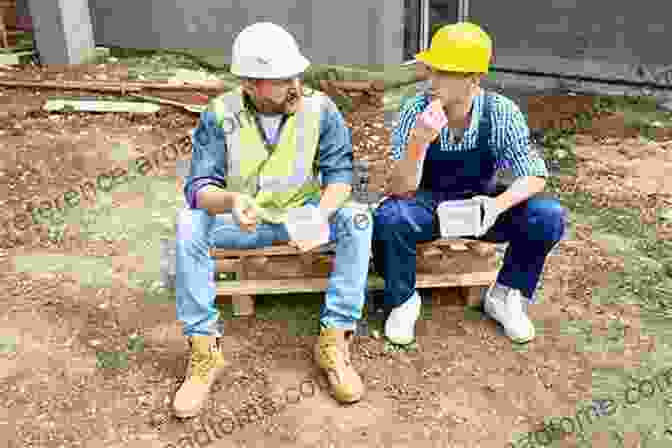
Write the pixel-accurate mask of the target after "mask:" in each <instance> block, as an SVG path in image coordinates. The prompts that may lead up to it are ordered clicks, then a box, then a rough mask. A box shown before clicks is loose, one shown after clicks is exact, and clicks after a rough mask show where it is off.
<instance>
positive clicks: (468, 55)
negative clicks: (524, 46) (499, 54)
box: [415, 22, 492, 73]
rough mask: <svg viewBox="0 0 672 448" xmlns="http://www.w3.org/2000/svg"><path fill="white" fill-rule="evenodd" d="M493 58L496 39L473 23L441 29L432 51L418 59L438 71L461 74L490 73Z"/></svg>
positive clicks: (417, 56) (431, 46)
mask: <svg viewBox="0 0 672 448" xmlns="http://www.w3.org/2000/svg"><path fill="white" fill-rule="evenodd" d="M491 57H492V39H490V36H489V35H488V33H486V32H485V31H483V29H481V27H480V26H478V25H476V24H473V23H469V22H460V23H455V24H451V25H446V26H443V27H441V28H439V30H438V31H437V32H436V34H434V37H432V43H431V45H430V47H429V49H428V50H425V51H422V52H420V53H418V54H416V55H415V59H416V60H417V61H420V62H423V63H425V64H427V65H429V66H430V67H432V68H434V69H436V70H440V71H447V72H459V73H488V68H489V66H490V58H491Z"/></svg>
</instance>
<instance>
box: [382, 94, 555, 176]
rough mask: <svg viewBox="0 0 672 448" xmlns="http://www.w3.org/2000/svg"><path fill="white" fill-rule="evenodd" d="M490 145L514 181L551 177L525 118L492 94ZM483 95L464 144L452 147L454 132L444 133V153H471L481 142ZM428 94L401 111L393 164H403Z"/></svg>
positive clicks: (476, 101)
mask: <svg viewBox="0 0 672 448" xmlns="http://www.w3.org/2000/svg"><path fill="white" fill-rule="evenodd" d="M491 95H492V96H493V98H492V103H491V114H492V117H491V122H492V127H491V131H490V145H492V147H493V148H494V150H495V151H494V153H495V155H496V164H497V169H504V168H511V171H512V174H513V177H514V178H517V177H523V176H539V177H548V175H549V174H548V170H547V168H546V164H545V162H544V159H543V158H542V157H541V154H539V152H538V151H537V150H536V149H534V148H532V147H531V144H530V130H529V128H528V126H527V120H526V119H525V115H524V114H523V113H522V112H521V110H520V108H519V107H518V106H517V105H516V103H514V102H513V101H512V100H510V99H509V98H506V97H505V96H502V95H499V94H497V93H491ZM484 98H485V95H484V93H483V91H481V93H480V94H479V95H478V96H477V97H476V98H475V99H474V102H473V105H472V114H471V123H470V125H469V128H468V129H466V130H465V132H464V135H463V137H462V139H461V141H459V142H456V143H451V140H452V139H451V131H450V129H448V128H447V127H444V128H443V129H441V135H440V138H441V151H469V150H472V149H475V147H476V144H477V142H478V123H479V121H480V119H481V110H482V109H483V100H484ZM430 101H431V100H430V98H429V96H428V95H427V94H425V93H422V94H419V95H417V96H415V97H413V98H410V99H408V100H407V101H406V102H405V103H404V104H403V105H402V107H401V113H400V116H399V124H398V125H397V126H396V127H395V128H394V130H393V131H392V155H391V159H392V160H400V159H401V158H402V157H403V155H404V153H405V151H406V144H407V142H408V136H409V133H410V131H411V129H413V127H414V126H415V122H416V119H417V115H418V114H419V113H421V112H422V111H424V110H425V108H427V106H428V105H429V103H430Z"/></svg>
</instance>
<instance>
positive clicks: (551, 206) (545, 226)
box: [527, 194, 567, 241]
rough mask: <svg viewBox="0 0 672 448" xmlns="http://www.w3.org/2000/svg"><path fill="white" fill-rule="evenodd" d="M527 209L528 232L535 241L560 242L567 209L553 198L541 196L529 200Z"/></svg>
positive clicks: (565, 222) (546, 195) (545, 195)
mask: <svg viewBox="0 0 672 448" xmlns="http://www.w3.org/2000/svg"><path fill="white" fill-rule="evenodd" d="M527 207H528V214H527V216H528V225H529V229H528V231H529V232H530V234H532V235H535V236H536V238H535V239H543V240H545V241H560V240H561V239H562V237H563V235H564V232H565V226H566V224H567V209H565V208H564V207H563V206H562V205H561V204H560V201H558V200H557V199H556V198H555V197H553V196H551V195H548V194H542V195H537V196H535V197H533V198H530V200H529V201H528V204H527Z"/></svg>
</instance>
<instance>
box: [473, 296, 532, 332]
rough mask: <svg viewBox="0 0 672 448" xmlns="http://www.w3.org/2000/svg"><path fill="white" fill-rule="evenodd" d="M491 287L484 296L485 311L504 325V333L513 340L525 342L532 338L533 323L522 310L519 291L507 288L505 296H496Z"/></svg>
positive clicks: (522, 298)
mask: <svg viewBox="0 0 672 448" xmlns="http://www.w3.org/2000/svg"><path fill="white" fill-rule="evenodd" d="M493 289H494V287H493V288H490V289H489V290H488V293H487V295H486V296H485V303H484V306H483V308H485V312H486V313H487V314H488V315H489V316H490V317H492V318H493V319H495V320H496V321H498V322H499V323H500V324H502V326H503V327H504V333H505V334H506V335H507V336H508V337H509V338H510V339H511V340H512V341H514V342H518V343H521V344H522V343H525V342H529V341H531V340H532V339H534V325H532V322H530V319H529V318H528V317H527V314H526V313H525V311H524V310H523V300H527V299H525V298H524V297H523V296H522V295H521V294H520V291H519V290H517V289H513V288H508V291H507V293H506V295H505V297H503V298H501V297H496V296H495V295H494V294H492V292H493Z"/></svg>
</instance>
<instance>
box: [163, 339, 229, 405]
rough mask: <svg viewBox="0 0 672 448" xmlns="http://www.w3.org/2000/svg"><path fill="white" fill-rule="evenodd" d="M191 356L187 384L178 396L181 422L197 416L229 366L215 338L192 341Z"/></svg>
mask: <svg viewBox="0 0 672 448" xmlns="http://www.w3.org/2000/svg"><path fill="white" fill-rule="evenodd" d="M189 346H190V347H191V356H190V358H189V364H188V366H187V373H186V374H185V375H184V383H182V385H181V386H180V389H179V390H178V391H177V393H176V394H175V400H174V402H173V409H174V410H175V416H176V417H179V418H187V417H194V416H196V415H198V413H199V412H200V411H201V408H202V407H203V403H205V401H206V400H207V399H208V394H209V393H210V388H211V387H212V384H213V383H214V382H215V380H216V379H217V377H218V376H219V375H220V374H221V373H222V372H223V370H224V368H226V367H227V366H228V365H229V363H228V362H227V361H226V360H224V356H223V355H222V352H221V349H220V347H219V341H217V337H216V336H192V337H190V338H189Z"/></svg>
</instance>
